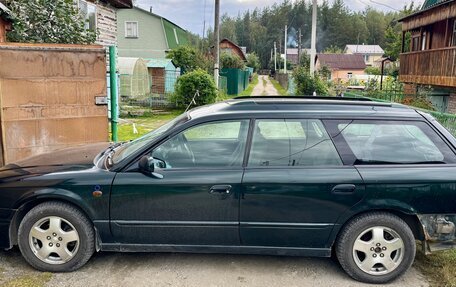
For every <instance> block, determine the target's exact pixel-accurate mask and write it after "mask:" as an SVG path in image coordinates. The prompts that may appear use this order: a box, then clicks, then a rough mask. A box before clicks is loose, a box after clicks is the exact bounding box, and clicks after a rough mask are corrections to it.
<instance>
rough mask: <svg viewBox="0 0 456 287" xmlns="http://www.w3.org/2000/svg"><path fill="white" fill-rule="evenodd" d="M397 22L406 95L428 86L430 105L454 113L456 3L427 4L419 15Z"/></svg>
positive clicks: (438, 1) (436, 1)
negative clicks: (429, 89) (399, 25)
mask: <svg viewBox="0 0 456 287" xmlns="http://www.w3.org/2000/svg"><path fill="white" fill-rule="evenodd" d="M400 21H401V22H402V39H403V40H402V54H401V55H400V73H399V79H400V81H402V82H404V83H405V84H406V87H407V88H406V93H410V94H413V93H416V91H417V89H419V88H420V87H422V86H426V87H429V86H431V87H432V91H431V93H432V94H431V96H430V99H431V101H432V102H433V103H436V104H437V105H438V106H442V107H443V108H439V109H440V110H442V111H448V112H453V113H455V112H456V0H426V1H425V2H424V4H423V6H422V8H421V10H420V11H418V12H416V13H414V14H412V15H409V16H407V17H404V18H402V19H400ZM409 36H410V37H409ZM408 38H410V42H408V41H407V40H406V39H408ZM406 41H407V42H406Z"/></svg>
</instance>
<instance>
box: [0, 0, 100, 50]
mask: <svg viewBox="0 0 456 287" xmlns="http://www.w3.org/2000/svg"><path fill="white" fill-rule="evenodd" d="M8 3H9V7H10V8H11V11H12V15H13V20H14V21H13V27H12V31H11V32H9V33H8V40H9V41H11V42H20V43H58V44H92V43H94V42H95V41H96V38H97V33H96V32H95V31H90V30H87V29H86V21H85V19H84V18H83V17H82V15H81V14H80V13H79V10H78V8H77V6H75V5H74V1H73V0H33V1H30V0H10V1H9V2H8Z"/></svg>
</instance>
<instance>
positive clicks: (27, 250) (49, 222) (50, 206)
mask: <svg viewBox="0 0 456 287" xmlns="http://www.w3.org/2000/svg"><path fill="white" fill-rule="evenodd" d="M94 238H95V236H94V229H93V227H92V224H91V223H90V221H89V219H88V218H87V217H86V216H85V215H84V214H83V213H82V212H81V211H80V210H79V209H77V208H76V207H74V206H72V205H69V204H66V203H62V202H46V203H42V204H40V205H38V206H36V207H35V208H33V209H32V210H30V211H29V212H28V213H27V214H26V215H25V217H24V219H23V220H22V222H21V224H20V226H19V232H18V244H19V248H20V250H21V253H22V255H23V256H24V258H25V260H26V261H27V262H28V263H29V264H30V265H32V266H33V267H34V268H36V269H38V270H41V271H48V272H68V271H74V270H76V269H78V268H80V267H82V266H83V265H84V264H85V263H87V261H88V260H89V259H90V257H91V256H92V255H93V253H94V250H95V243H94Z"/></svg>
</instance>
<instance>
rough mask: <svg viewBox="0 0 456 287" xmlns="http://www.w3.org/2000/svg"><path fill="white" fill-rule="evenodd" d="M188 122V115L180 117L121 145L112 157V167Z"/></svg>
mask: <svg viewBox="0 0 456 287" xmlns="http://www.w3.org/2000/svg"><path fill="white" fill-rule="evenodd" d="M186 120H188V116H187V114H186V113H184V114H182V115H180V116H178V117H177V118H175V119H174V120H172V121H170V122H169V123H167V124H165V125H163V126H161V127H160V128H158V129H156V130H154V131H152V132H150V133H148V134H146V135H144V136H142V137H140V138H138V139H136V140H134V141H131V142H128V143H125V144H123V145H121V146H120V147H119V148H118V149H117V150H115V153H114V154H113V156H112V165H115V164H117V163H119V162H121V161H122V160H124V159H125V158H127V157H129V156H130V155H132V154H134V153H135V152H136V151H138V150H141V149H143V148H144V147H145V146H147V145H148V144H149V143H150V142H151V141H152V140H154V139H156V138H157V137H159V136H160V135H162V134H164V133H165V132H167V131H169V130H171V129H172V128H173V127H175V126H176V125H178V124H179V123H182V122H185V121H186Z"/></svg>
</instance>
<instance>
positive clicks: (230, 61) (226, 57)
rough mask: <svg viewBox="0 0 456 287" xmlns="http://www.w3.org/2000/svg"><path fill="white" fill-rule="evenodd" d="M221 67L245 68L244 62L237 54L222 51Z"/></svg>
mask: <svg viewBox="0 0 456 287" xmlns="http://www.w3.org/2000/svg"><path fill="white" fill-rule="evenodd" d="M220 66H221V68H222V69H223V68H231V69H241V70H243V69H245V63H244V61H242V59H241V58H240V57H239V56H238V55H233V54H228V53H223V54H222V55H221V56H220Z"/></svg>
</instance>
